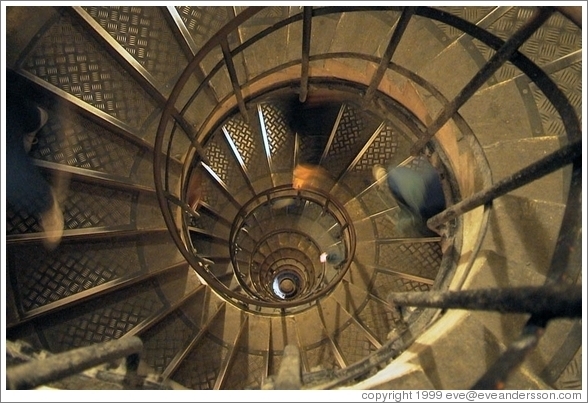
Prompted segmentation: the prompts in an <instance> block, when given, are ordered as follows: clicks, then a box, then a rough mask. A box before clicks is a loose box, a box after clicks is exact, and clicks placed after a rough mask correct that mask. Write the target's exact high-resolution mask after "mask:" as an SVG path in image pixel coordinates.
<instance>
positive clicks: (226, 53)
mask: <svg viewBox="0 0 588 403" xmlns="http://www.w3.org/2000/svg"><path fill="white" fill-rule="evenodd" d="M220 45H221V49H222V51H223V57H224V59H225V64H226V66H227V70H228V72H229V78H230V79H231V84H232V86H233V92H234V93H235V98H237V104H238V105H239V112H241V116H242V117H243V120H244V121H245V122H246V123H249V116H248V115H247V107H246V106H245V101H244V100H243V93H242V92H241V87H240V86H239V78H238V77H237V70H236V69H235V63H234V62H233V56H232V55H231V50H230V49H229V42H228V41H227V38H226V37H224V38H222V39H221V41H220Z"/></svg>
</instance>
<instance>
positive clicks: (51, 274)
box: [7, 240, 147, 312]
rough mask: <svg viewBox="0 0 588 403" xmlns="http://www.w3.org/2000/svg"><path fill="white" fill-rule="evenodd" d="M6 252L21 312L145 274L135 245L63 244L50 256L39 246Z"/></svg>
mask: <svg viewBox="0 0 588 403" xmlns="http://www.w3.org/2000/svg"><path fill="white" fill-rule="evenodd" d="M7 252H8V255H7V257H8V259H7V263H8V267H9V269H10V273H11V280H12V281H13V284H14V285H15V287H14V290H15V295H16V298H17V300H18V301H19V305H20V309H22V311H23V312H28V311H31V310H33V309H35V308H39V307H42V306H44V305H46V304H49V303H52V302H55V301H59V300H61V299H63V298H65V297H68V296H71V295H75V294H76V293H79V292H82V291H86V290H90V289H92V288H93V287H96V286H98V285H101V284H105V283H108V282H109V281H113V280H117V279H120V278H122V277H125V276H138V275H140V274H142V273H145V271H146V270H147V268H146V267H145V266H144V263H143V259H142V256H141V253H140V251H139V250H138V243H137V242H135V241H126V242H125V241H114V240H107V241H102V242H98V243H81V244H63V245H61V246H60V247H59V248H57V249H56V250H55V251H53V252H50V253H48V252H47V251H46V250H45V248H44V247H43V246H41V245H20V246H13V247H10V248H8V251H7Z"/></svg>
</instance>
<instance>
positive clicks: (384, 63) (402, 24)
mask: <svg viewBox="0 0 588 403" xmlns="http://www.w3.org/2000/svg"><path fill="white" fill-rule="evenodd" d="M414 12H415V7H405V8H404V10H403V11H402V15H401V16H400V19H399V20H398V24H397V25H396V29H395V30H394V32H393V33H392V36H391V37H390V42H388V46H387V47H386V50H385V51H384V54H383V55H382V60H381V61H380V65H379V66H378V70H376V72H375V73H374V75H373V77H372V79H371V81H370V85H369V87H368V89H367V91H366V93H365V95H364V97H363V98H364V100H365V101H366V102H370V101H371V100H372V98H373V97H374V94H375V93H376V89H377V88H378V85H380V82H381V81H382V78H384V74H386V70H387V69H388V64H389V63H390V60H392V56H393V55H394V52H395V51H396V48H397V47H398V44H399V43H400V39H401V38H402V35H404V31H405V30H406V27H407V26H408V23H409V21H410V18H411V17H412V15H413V14H414Z"/></svg>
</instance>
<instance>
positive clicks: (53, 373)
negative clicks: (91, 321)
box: [6, 337, 143, 389]
mask: <svg viewBox="0 0 588 403" xmlns="http://www.w3.org/2000/svg"><path fill="white" fill-rule="evenodd" d="M142 350H143V342H142V341H141V339H140V338H138V337H128V338H122V339H118V340H112V341H109V342H105V343H100V344H94V345H91V346H88V347H82V348H78V349H75V350H71V351H67V352H64V353H61V354H56V355H52V356H50V357H48V358H46V359H43V360H33V361H29V362H26V363H24V364H20V365H17V366H14V367H8V368H6V389H34V388H36V387H37V386H40V385H45V384H47V383H50V382H54V381H58V380H60V379H63V378H65V377H68V376H71V375H76V374H79V373H80V372H83V371H85V370H87V369H90V368H93V367H96V366H98V365H100V364H104V363H107V362H111V361H113V360H117V359H119V358H123V357H126V358H127V361H126V365H127V370H128V371H129V372H131V373H135V372H136V369H137V366H138V360H139V354H140V353H141V351H142ZM132 375H133V374H129V378H132Z"/></svg>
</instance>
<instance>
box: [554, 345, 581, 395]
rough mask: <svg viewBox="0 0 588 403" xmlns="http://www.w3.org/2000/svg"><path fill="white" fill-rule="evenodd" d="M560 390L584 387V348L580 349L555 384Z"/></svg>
mask: <svg viewBox="0 0 588 403" xmlns="http://www.w3.org/2000/svg"><path fill="white" fill-rule="evenodd" d="M554 386H555V387H556V388H557V389H560V390H581V389H582V348H581V347H580V349H578V351H577V352H576V354H575V355H574V358H573V359H572V360H571V361H570V362H569V364H568V365H567V366H566V368H565V369H564V370H563V372H562V373H561V375H560V376H559V378H558V379H557V381H556V382H555V385H554Z"/></svg>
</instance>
